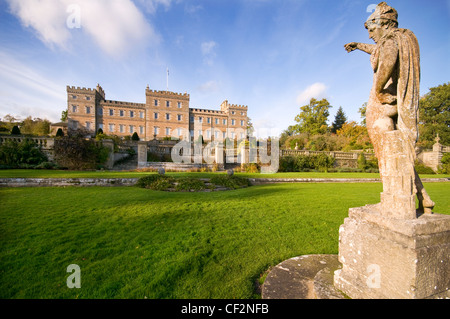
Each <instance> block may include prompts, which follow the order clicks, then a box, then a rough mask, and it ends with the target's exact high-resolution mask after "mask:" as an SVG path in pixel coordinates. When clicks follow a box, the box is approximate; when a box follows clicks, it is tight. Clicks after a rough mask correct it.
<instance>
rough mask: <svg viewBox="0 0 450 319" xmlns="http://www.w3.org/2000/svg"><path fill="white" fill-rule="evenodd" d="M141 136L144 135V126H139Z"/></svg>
mask: <svg viewBox="0 0 450 319" xmlns="http://www.w3.org/2000/svg"><path fill="white" fill-rule="evenodd" d="M139 134H144V127H143V126H139Z"/></svg>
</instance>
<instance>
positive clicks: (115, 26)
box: [7, 0, 170, 57]
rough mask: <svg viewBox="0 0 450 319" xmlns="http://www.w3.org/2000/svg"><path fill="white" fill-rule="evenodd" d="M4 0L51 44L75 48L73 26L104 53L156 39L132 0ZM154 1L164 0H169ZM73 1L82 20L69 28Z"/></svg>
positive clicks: (120, 51) (118, 53) (114, 53)
mask: <svg viewBox="0 0 450 319" xmlns="http://www.w3.org/2000/svg"><path fill="white" fill-rule="evenodd" d="M7 2H8V3H9V6H10V11H11V13H12V14H14V15H15V16H17V17H18V18H19V19H20V21H21V22H22V24H23V26H24V27H27V28H32V29H33V30H34V31H35V32H36V35H37V36H38V38H39V39H40V40H41V41H42V42H44V43H45V44H46V45H48V46H50V47H54V46H56V47H59V48H62V49H65V50H69V49H74V46H73V45H72V44H71V40H72V39H73V37H72V33H74V32H75V31H76V30H81V32H82V34H83V35H88V36H89V37H90V38H91V39H92V40H93V41H94V43H96V44H97V45H98V46H99V47H100V48H101V49H102V50H103V51H104V52H105V53H107V54H108V55H111V56H113V57H120V56H122V55H124V54H125V53H126V52H128V51H129V50H131V49H133V48H135V47H136V46H139V45H141V44H143V43H147V42H148V41H152V42H157V41H158V40H159V38H158V36H157V34H156V32H155V31H154V30H153V27H152V26H151V25H150V24H149V23H148V22H147V21H146V19H145V16H144V15H143V13H142V12H141V11H140V10H139V9H138V8H137V7H136V5H135V4H134V3H133V2H132V1H131V0H40V1H36V0H7ZM156 2H163V3H167V2H168V0H160V1H156ZM169 2H170V1H169ZM73 5H76V6H78V7H79V9H80V11H79V13H80V14H79V17H77V18H79V21H81V25H80V29H76V28H75V29H74V28H70V23H68V21H69V20H72V19H73V14H74V12H72V11H71V10H69V11H68V9H69V8H73ZM71 6H72V7H71ZM75 14H76V13H75ZM84 40H85V39H83V41H84ZM78 45H81V44H78Z"/></svg>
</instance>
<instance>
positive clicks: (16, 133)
mask: <svg viewBox="0 0 450 319" xmlns="http://www.w3.org/2000/svg"><path fill="white" fill-rule="evenodd" d="M11 135H20V129H19V127H18V126H17V125H14V127H13V128H12V130H11Z"/></svg>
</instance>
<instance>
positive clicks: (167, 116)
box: [166, 113, 170, 121]
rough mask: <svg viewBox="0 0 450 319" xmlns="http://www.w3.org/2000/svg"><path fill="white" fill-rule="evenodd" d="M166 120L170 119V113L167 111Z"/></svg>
mask: <svg viewBox="0 0 450 319" xmlns="http://www.w3.org/2000/svg"><path fill="white" fill-rule="evenodd" d="M166 120H168V121H169V120H170V114H169V113H166Z"/></svg>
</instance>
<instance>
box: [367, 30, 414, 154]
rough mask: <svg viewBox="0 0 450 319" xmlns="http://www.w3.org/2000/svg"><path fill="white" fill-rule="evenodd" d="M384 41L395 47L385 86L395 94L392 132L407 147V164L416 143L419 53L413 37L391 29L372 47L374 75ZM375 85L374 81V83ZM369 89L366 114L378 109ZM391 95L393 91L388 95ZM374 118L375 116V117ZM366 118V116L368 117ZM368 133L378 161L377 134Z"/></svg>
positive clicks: (411, 34)
mask: <svg viewBox="0 0 450 319" xmlns="http://www.w3.org/2000/svg"><path fill="white" fill-rule="evenodd" d="M388 40H392V41H393V42H394V43H395V45H396V46H397V48H398V58H397V63H396V66H395V68H396V69H395V70H393V72H392V74H393V77H392V81H389V82H388V84H387V85H386V89H388V86H389V87H390V88H392V87H394V88H395V86H396V94H397V110H398V118H397V119H396V120H397V123H396V129H397V130H400V131H401V132H402V135H403V136H404V138H405V147H407V150H405V151H407V153H408V154H409V155H410V159H411V161H414V160H415V159H416V154H415V145H416V142H417V140H418V115H419V114H418V111H419V110H418V108H419V98H420V51H419V43H418V41H417V38H416V36H415V35H414V33H412V32H411V31H409V30H406V29H394V30H393V31H392V32H390V33H389V34H388V35H386V36H385V37H384V38H383V39H381V40H380V41H379V43H378V44H377V45H376V47H375V50H374V52H373V53H372V56H371V63H372V67H373V69H374V72H375V77H376V76H377V74H376V72H377V69H378V66H379V63H380V61H379V56H380V51H381V50H383V45H385V43H386V42H387V41H388ZM374 86H375V81H374ZM374 89H375V88H373V89H372V94H371V98H370V100H369V103H368V112H371V110H374V109H376V108H377V107H379V106H380V104H381V103H380V102H379V101H378V99H377V97H376V94H375V92H374ZM391 93H393V94H395V92H391ZM376 116H378V115H376ZM368 117H370V114H368ZM368 130H369V131H371V130H372V132H369V133H371V135H372V136H371V139H372V143H373V144H374V148H375V153H376V155H377V157H378V158H379V156H380V152H382V150H381V145H379V138H377V137H376V136H375V135H376V134H379V133H380V132H373V131H374V129H373V128H370V127H369V123H368Z"/></svg>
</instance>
